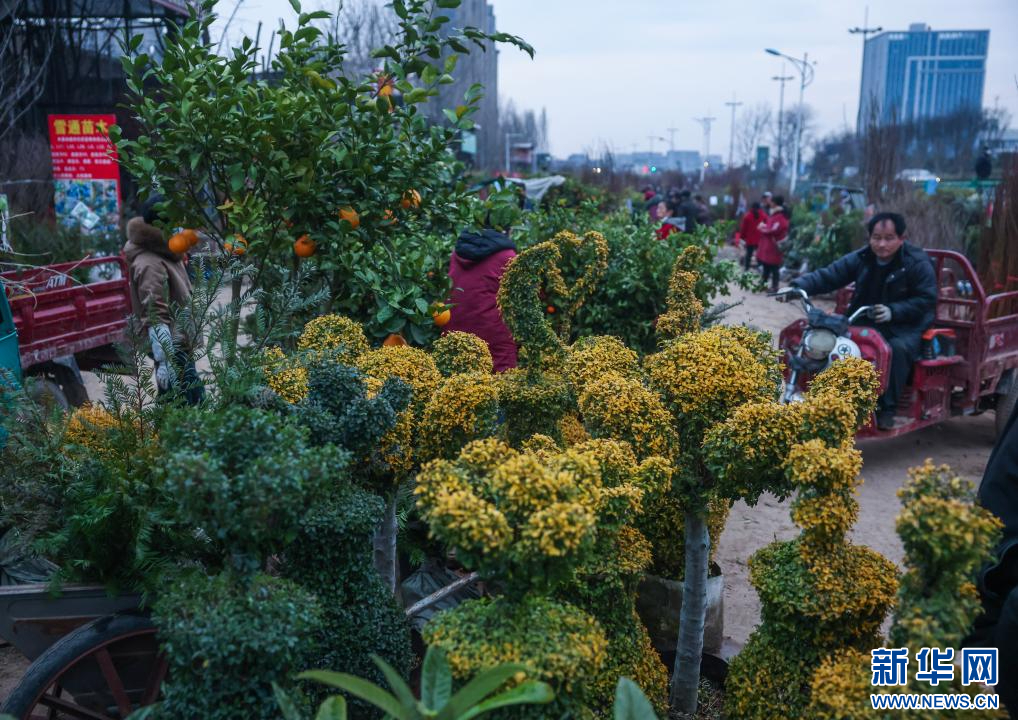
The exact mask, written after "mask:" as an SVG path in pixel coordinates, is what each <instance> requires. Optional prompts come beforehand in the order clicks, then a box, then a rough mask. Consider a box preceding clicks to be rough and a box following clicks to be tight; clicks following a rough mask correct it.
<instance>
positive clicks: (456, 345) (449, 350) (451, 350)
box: [431, 330, 495, 377]
mask: <svg viewBox="0 0 1018 720" xmlns="http://www.w3.org/2000/svg"><path fill="white" fill-rule="evenodd" d="M431 357H432V358H434V360H435V366H436V367H437V368H438V371H439V372H440V373H442V374H443V375H444V376H446V377H451V376H453V375H461V374H463V373H484V374H487V375H491V373H492V371H493V370H494V367H495V366H494V362H493V361H492V359H491V350H490V349H489V348H488V343H486V342H484V340H481V338H479V337H477V336H476V335H474V334H473V333H468V332H460V331H458V330H456V331H454V332H451V333H446V334H445V335H443V336H442V337H440V338H438V340H436V341H435V342H434V344H432V346H431Z"/></svg>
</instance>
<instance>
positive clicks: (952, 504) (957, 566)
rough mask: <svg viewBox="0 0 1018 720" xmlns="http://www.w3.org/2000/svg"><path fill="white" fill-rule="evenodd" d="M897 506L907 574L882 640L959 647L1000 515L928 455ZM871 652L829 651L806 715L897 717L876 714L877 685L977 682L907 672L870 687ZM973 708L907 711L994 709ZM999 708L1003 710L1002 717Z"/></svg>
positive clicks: (910, 687) (938, 716) (927, 717)
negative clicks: (923, 678) (901, 679)
mask: <svg viewBox="0 0 1018 720" xmlns="http://www.w3.org/2000/svg"><path fill="white" fill-rule="evenodd" d="M898 496H899V497H900V498H901V500H902V509H901V512H900V513H899V514H898V518H897V522H896V527H897V531H898V535H899V537H900V538H901V540H902V544H903V545H904V546H905V560H904V565H905V568H906V570H905V574H904V575H903V576H902V578H901V583H900V587H899V589H898V596H897V607H896V609H895V611H894V623H893V625H892V626H891V636H890V639H889V641H888V642H887V643H883V642H882V643H880V645H881V646H883V645H885V644H886V645H887V646H890V647H907V648H910V649H912V650H916V649H918V648H922V647H949V648H958V647H960V646H961V643H962V640H963V638H964V637H965V636H966V635H967V634H968V632H969V630H970V628H971V626H972V623H973V621H974V620H975V618H976V617H977V615H978V614H979V613H980V612H981V605H980V602H979V595H978V592H977V591H976V588H975V586H974V585H973V584H972V581H971V578H972V577H974V576H975V574H976V571H977V570H978V569H979V567H980V566H982V565H983V564H984V563H985V562H987V561H988V560H989V559H990V558H991V557H992V554H993V547H994V544H995V543H996V541H997V538H998V533H999V528H1000V521H999V520H998V519H997V518H996V517H994V516H993V515H992V514H990V513H989V512H988V511H987V510H985V509H983V508H981V507H979V505H978V504H977V502H976V496H975V489H974V487H973V486H972V483H971V482H969V481H967V480H964V479H962V478H960V477H958V476H957V475H956V474H954V473H953V472H952V471H951V469H950V468H949V467H947V466H946V465H941V466H935V465H933V463H932V462H931V461H929V460H927V461H926V463H925V464H924V465H922V466H921V467H917V468H912V469H910V470H909V480H908V482H906V484H905V486H904V487H903V488H901V489H900V490H899V491H898ZM871 678H872V672H871V659H870V654H869V652H867V651H866V649H860V650H856V649H851V648H850V649H847V650H844V651H841V652H837V653H834V654H833V655H831V656H830V657H828V658H826V659H825V660H824V661H823V662H822V663H821V664H820V666H819V667H818V668H817V670H816V672H815V673H814V675H813V680H812V688H811V690H812V692H811V704H810V707H809V710H808V715H807V717H810V718H821V720H827V719H830V720H842V719H845V720H856V719H857V718H858V720H862V719H863V718H870V717H878V718H883V719H886V718H891V717H902V716H903V715H904V714H903V713H890V712H885V713H881V714H876V713H875V712H874V711H873V710H872V708H871V705H870V700H869V696H870V694H871V693H873V692H880V693H966V694H971V693H972V692H974V691H975V688H974V687H973V688H966V687H963V686H962V685H961V679H960V677H958V674H957V673H956V674H955V680H954V682H946V681H945V682H942V683H940V684H939V685H937V686H936V687H934V686H931V685H930V684H929V683H925V682H919V681H916V679H915V677H914V676H913V675H912V673H909V682H908V684H907V685H905V686H899V687H881V688H874V687H872V686H871V685H870V680H871ZM993 716H994V715H993V714H988V713H987V712H986V711H981V710H980V711H977V710H969V711H965V710H946V709H942V710H914V711H909V712H908V717H914V718H920V719H921V720H942V719H943V718H953V719H954V720H960V719H961V718H973V719H974V718H980V717H993ZM1004 716H1005V714H1004V713H1002V714H1001V715H1000V717H1004Z"/></svg>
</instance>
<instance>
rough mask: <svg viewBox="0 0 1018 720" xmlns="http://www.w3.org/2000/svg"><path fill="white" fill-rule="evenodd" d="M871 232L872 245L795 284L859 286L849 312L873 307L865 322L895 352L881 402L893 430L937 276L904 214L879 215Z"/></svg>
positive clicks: (930, 313) (818, 288)
mask: <svg viewBox="0 0 1018 720" xmlns="http://www.w3.org/2000/svg"><path fill="white" fill-rule="evenodd" d="M867 229H868V230H869V245H868V246H867V247H864V248H861V249H860V250H856V251H855V252H851V253H849V254H848V255H845V256H844V257H842V258H839V259H838V260H835V261H834V262H833V263H831V264H830V265H828V266H827V267H825V268H820V269H819V270H814V271H813V272H811V273H808V274H806V275H803V276H802V277H800V278H797V279H796V280H793V281H792V283H791V284H792V286H793V287H797V288H801V289H802V290H805V291H806V292H807V293H808V294H810V295H820V294H823V293H830V292H834V291H835V290H839V289H840V288H843V287H845V286H846V285H848V284H850V283H855V291H854V292H853V294H852V301H851V303H850V305H849V314H851V313H853V312H855V311H856V310H857V309H858V308H860V307H862V306H864V305H869V306H871V307H872V313H871V316H870V317H869V318H865V319H863V320H862V321H861V322H860V324H864V325H865V324H870V325H873V326H874V327H876V328H877V329H878V330H879V331H880V334H881V335H883V336H884V339H885V340H887V343H888V344H889V345H890V346H891V351H892V353H893V354H892V357H891V368H890V373H889V376H888V379H887V380H888V382H887V391H886V392H885V393H884V394H883V395H881V396H880V399H879V400H878V402H877V427H878V428H880V429H881V430H889V429H890V428H892V427H894V409H895V407H897V404H898V398H899V397H900V396H901V392H902V390H904V388H905V384H906V383H907V382H908V374H909V371H910V370H911V368H912V363H914V362H915V361H916V360H917V359H918V358H919V354H920V347H921V345H922V335H923V332H924V331H925V330H926V329H927V328H928V327H930V325H932V324H933V319H934V313H935V311H936V306H937V277H936V272H935V271H934V269H933V262H932V261H931V260H930V256H929V255H927V254H926V251H925V250H923V249H922V248H919V247H916V246H915V245H911V244H909V243H907V242H905V218H903V217H902V216H901V215H899V214H898V213H891V212H884V213H877V214H876V215H874V216H873V218H872V219H871V220H870V221H869V223H868V224H867ZM790 298H791V296H790V295H785V296H784V299H790Z"/></svg>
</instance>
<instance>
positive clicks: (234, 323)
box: [230, 276, 244, 361]
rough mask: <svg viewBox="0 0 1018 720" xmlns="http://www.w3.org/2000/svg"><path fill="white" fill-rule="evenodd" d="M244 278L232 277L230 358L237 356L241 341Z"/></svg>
mask: <svg viewBox="0 0 1018 720" xmlns="http://www.w3.org/2000/svg"><path fill="white" fill-rule="evenodd" d="M243 283H244V278H242V277H240V276H234V277H232V278H230V313H231V317H230V332H231V334H232V335H233V337H232V338H231V339H230V343H231V348H230V360H231V361H232V360H233V359H234V358H235V357H236V353H237V345H238V344H239V341H240V296H241V291H242V290H243Z"/></svg>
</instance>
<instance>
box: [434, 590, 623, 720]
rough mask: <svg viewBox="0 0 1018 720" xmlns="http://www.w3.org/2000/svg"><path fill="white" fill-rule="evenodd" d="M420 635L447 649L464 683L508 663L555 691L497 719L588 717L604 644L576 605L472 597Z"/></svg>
mask: <svg viewBox="0 0 1018 720" xmlns="http://www.w3.org/2000/svg"><path fill="white" fill-rule="evenodd" d="M422 635H423V638H424V642H425V643H427V644H428V645H434V646H437V647H440V648H442V649H443V650H444V651H445V653H446V657H447V659H448V661H449V667H450V668H451V669H452V673H453V677H454V678H456V679H458V680H460V681H461V682H465V681H466V680H467V679H469V678H470V677H473V676H474V675H476V674H477V673H478V672H480V671H482V670H486V669H488V668H492V667H495V666H497V665H500V664H502V663H509V662H511V663H520V664H522V665H524V666H526V667H527V668H528V673H527V676H528V677H530V678H533V679H537V680H543V681H544V682H546V683H548V684H549V685H551V686H552V688H554V690H555V700H554V702H552V703H550V704H548V705H525V706H517V707H512V708H507V709H505V710H504V711H502V713H504V714H502V713H500V717H505V718H511V719H514V720H515V719H517V718H519V719H529V718H547V719H548V720H559V719H560V718H562V717H572V718H577V720H583V719H585V718H586V719H590V718H592V717H593V712H592V710H591V704H592V702H593V700H594V694H593V685H594V682H595V679H596V678H599V677H600V676H601V669H602V668H603V666H604V665H605V663H606V661H607V660H608V641H607V639H606V638H605V635H604V632H603V631H602V629H601V627H600V625H599V624H598V622H597V620H595V619H594V618H593V617H591V616H590V615H588V614H587V613H585V612H583V611H582V610H580V609H579V608H576V607H573V606H571V605H569V604H567V603H560V602H556V601H554V600H552V599H550V598H547V597H542V596H539V595H536V596H535V595H527V596H525V597H523V598H511V597H510V596H505V597H500V598H495V599H491V598H484V599H480V600H469V601H467V602H465V603H462V604H461V605H458V606H456V607H455V608H453V609H451V610H447V611H446V612H442V613H439V614H438V615H436V616H435V617H434V618H433V619H432V620H431V621H430V622H429V623H428V624H427V625H426V626H425V627H424V630H423V632H422Z"/></svg>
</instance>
